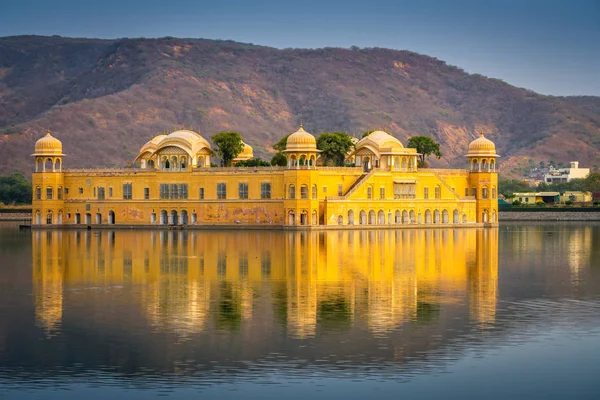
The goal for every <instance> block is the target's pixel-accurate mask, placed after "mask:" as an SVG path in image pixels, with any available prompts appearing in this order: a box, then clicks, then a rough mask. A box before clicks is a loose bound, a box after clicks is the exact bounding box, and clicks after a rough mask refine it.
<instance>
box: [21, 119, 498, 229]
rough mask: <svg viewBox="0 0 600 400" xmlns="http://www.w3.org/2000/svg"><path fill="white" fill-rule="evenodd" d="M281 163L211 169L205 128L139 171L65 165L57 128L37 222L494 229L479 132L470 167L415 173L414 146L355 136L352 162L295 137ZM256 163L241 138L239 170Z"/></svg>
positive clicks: (152, 156)
mask: <svg viewBox="0 0 600 400" xmlns="http://www.w3.org/2000/svg"><path fill="white" fill-rule="evenodd" d="M284 153H285V156H286V158H287V166H285V167H231V168H215V167H211V155H212V154H213V151H212V149H211V145H210V143H209V142H208V141H207V140H206V139H204V138H203V137H202V136H201V135H200V133H198V132H194V131H192V130H184V129H182V130H177V131H174V132H172V133H170V134H167V135H158V136H156V137H154V138H153V139H152V140H150V141H149V142H147V143H146V144H144V145H143V146H142V147H141V149H140V152H139V155H138V156H137V157H136V158H135V160H134V166H135V167H134V168H125V169H86V170H81V169H79V170H78V169H65V168H63V157H64V156H65V154H63V149H62V143H61V142H60V141H59V140H58V139H56V138H55V137H53V136H52V135H51V134H50V132H48V134H47V135H46V136H44V137H43V138H41V139H39V140H38V141H37V142H36V144H35V152H34V154H33V155H32V156H33V157H34V160H35V172H34V173H33V179H32V184H33V225H34V227H42V226H44V227H88V226H89V227H103V226H111V225H120V226H129V227H135V226H140V227H143V226H158V227H173V226H185V227H189V228H194V227H196V228H202V227H212V226H238V227H242V226H248V227H257V226H272V227H290V228H296V227H300V228H301V227H304V228H327V227H329V228H336V229H339V228H356V227H360V228H365V227H377V228H384V227H394V228H398V227H415V226H419V227H428V226H431V227H436V226H440V225H444V226H493V225H495V224H496V223H497V219H498V200H497V187H498V176H497V171H496V159H497V158H498V155H497V154H496V147H495V145H494V143H493V142H492V141H490V140H489V139H487V138H485V137H484V136H483V134H482V135H481V137H479V138H477V139H475V140H474V141H472V142H471V143H470V145H469V148H468V151H467V155H466V158H467V161H468V165H469V167H468V168H466V169H431V168H418V167H417V158H418V156H419V154H417V152H416V149H413V148H406V147H404V146H403V145H402V143H401V142H400V141H399V140H398V139H396V138H395V137H393V136H391V135H390V134H388V133H386V132H383V131H375V132H373V133H371V134H370V135H368V136H366V137H364V138H362V139H361V140H358V141H356V143H355V148H354V149H353V150H352V151H351V152H350V153H349V154H348V155H347V159H348V161H349V162H350V163H351V165H356V166H355V167H325V166H320V165H319V164H320V163H319V157H320V151H319V150H318V149H317V144H316V139H315V137H314V136H313V135H312V134H310V133H309V132H307V131H305V130H304V129H303V128H302V126H301V127H300V128H299V129H298V131H296V132H294V133H293V134H291V135H290V136H289V137H288V139H287V143H286V150H285V151H284ZM252 157H253V150H252V147H251V146H250V145H248V144H246V143H244V147H243V150H242V152H241V153H240V154H239V155H238V156H237V157H236V158H235V159H234V160H233V163H234V165H235V164H237V163H239V162H241V161H245V160H249V159H251V158H252Z"/></svg>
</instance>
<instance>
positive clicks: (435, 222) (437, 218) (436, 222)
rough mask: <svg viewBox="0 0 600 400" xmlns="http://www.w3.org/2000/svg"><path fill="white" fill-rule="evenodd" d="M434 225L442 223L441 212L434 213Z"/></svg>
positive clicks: (435, 211)
mask: <svg viewBox="0 0 600 400" xmlns="http://www.w3.org/2000/svg"><path fill="white" fill-rule="evenodd" d="M433 223H434V224H439V223H440V210H434V211H433Z"/></svg>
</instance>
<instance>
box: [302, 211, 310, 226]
mask: <svg viewBox="0 0 600 400" xmlns="http://www.w3.org/2000/svg"><path fill="white" fill-rule="evenodd" d="M300 225H308V211H306V210H303V211H302V212H301V213H300Z"/></svg>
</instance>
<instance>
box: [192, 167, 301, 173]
mask: <svg viewBox="0 0 600 400" xmlns="http://www.w3.org/2000/svg"><path fill="white" fill-rule="evenodd" d="M286 169H290V168H288V167H214V168H194V169H192V171H193V172H238V173H247V172H258V171H260V172H274V171H285V170H286ZM293 169H295V168H293Z"/></svg>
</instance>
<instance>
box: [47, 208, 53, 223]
mask: <svg viewBox="0 0 600 400" xmlns="http://www.w3.org/2000/svg"><path fill="white" fill-rule="evenodd" d="M46 224H47V225H52V211H49V212H48V213H47V214H46Z"/></svg>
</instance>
